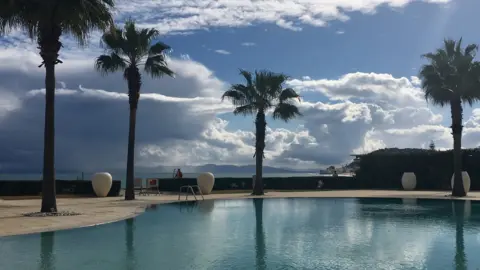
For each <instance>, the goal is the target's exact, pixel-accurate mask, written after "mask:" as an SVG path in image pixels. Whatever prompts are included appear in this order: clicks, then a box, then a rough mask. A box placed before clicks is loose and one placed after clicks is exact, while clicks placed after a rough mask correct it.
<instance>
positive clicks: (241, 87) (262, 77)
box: [222, 70, 302, 195]
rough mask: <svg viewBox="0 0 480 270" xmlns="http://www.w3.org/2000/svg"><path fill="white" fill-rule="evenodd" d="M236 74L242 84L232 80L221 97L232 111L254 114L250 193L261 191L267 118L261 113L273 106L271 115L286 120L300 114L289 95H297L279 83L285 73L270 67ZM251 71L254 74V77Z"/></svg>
mask: <svg viewBox="0 0 480 270" xmlns="http://www.w3.org/2000/svg"><path fill="white" fill-rule="evenodd" d="M240 75H242V76H243V78H244V79H245V84H233V85H232V86H231V87H230V89H229V90H227V91H226V92H225V93H224V94H223V96H222V100H224V99H225V98H227V99H229V100H230V101H231V102H232V103H233V105H234V106H235V110H234V111H233V113H234V114H235V115H238V114H241V115H244V116H246V115H251V114H256V119H255V129H256V134H255V135H256V136H255V137H256V141H255V154H254V157H255V158H256V162H255V163H256V179H255V186H254V188H253V193H252V194H253V195H263V194H264V193H263V179H262V166H263V158H264V149H265V131H266V126H267V122H266V120H265V114H266V113H267V112H268V111H269V110H272V109H273V118H274V119H282V120H284V121H285V122H288V121H289V120H291V119H294V118H295V117H297V116H301V115H302V114H301V113H300V112H299V110H298V107H297V106H295V104H293V103H292V100H293V99H299V98H300V96H299V95H298V94H297V93H296V92H295V90H293V89H292V88H284V87H283V85H284V83H285V81H286V80H287V79H288V77H287V76H286V75H284V74H281V73H273V72H270V71H255V74H252V73H250V72H248V71H245V70H240ZM254 75H255V77H254Z"/></svg>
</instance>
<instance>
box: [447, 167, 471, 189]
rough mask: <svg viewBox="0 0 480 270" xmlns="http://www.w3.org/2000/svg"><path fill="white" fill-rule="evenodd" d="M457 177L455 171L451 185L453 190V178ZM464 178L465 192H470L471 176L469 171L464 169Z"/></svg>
mask: <svg viewBox="0 0 480 270" xmlns="http://www.w3.org/2000/svg"><path fill="white" fill-rule="evenodd" d="M454 178H455V173H454V174H453V175H452V180H451V181H450V185H451V187H452V190H453V179H454ZM462 180H463V188H464V189H465V193H468V192H469V191H470V176H469V175H468V172H466V171H463V172H462Z"/></svg>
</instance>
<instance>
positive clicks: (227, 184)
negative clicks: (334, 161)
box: [158, 176, 359, 191]
mask: <svg viewBox="0 0 480 270" xmlns="http://www.w3.org/2000/svg"><path fill="white" fill-rule="evenodd" d="M319 180H321V181H322V182H323V186H322V189H334V190H339V189H357V188H359V185H358V184H357V182H356V181H355V178H354V177H347V176H338V177H331V176H307V177H264V178H263V183H264V185H265V188H266V189H277V190H295V189H297V190H309V189H310V190H315V189H318V181H319ZM158 181H159V189H160V190H161V191H178V190H179V189H180V187H181V186H185V185H196V184H197V179H195V178H183V179H158ZM236 189H237V190H238V189H252V178H215V185H214V186H213V190H236Z"/></svg>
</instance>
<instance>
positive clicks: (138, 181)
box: [133, 178, 145, 195]
mask: <svg viewBox="0 0 480 270" xmlns="http://www.w3.org/2000/svg"><path fill="white" fill-rule="evenodd" d="M133 190H134V191H135V190H138V191H139V192H138V195H145V189H144V188H143V179H142V178H135V180H134V181H133Z"/></svg>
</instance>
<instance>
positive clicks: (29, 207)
mask: <svg viewBox="0 0 480 270" xmlns="http://www.w3.org/2000/svg"><path fill="white" fill-rule="evenodd" d="M449 195H450V192H446V191H400V190H335V191H294V192H284V191H282V192H279V191H267V193H266V195H265V196H261V197H262V198H266V199H268V198H305V197H307V198H417V199H421V198H427V199H452V198H451V197H450V196H449ZM190 197H191V196H190ZM245 198H255V196H250V195H249V193H248V192H247V191H245V192H244V193H238V192H237V193H223V194H211V195H206V196H205V200H215V199H245ZM177 199H178V195H175V194H161V195H149V196H138V195H137V196H136V200H134V201H125V200H123V197H109V198H57V206H58V210H59V211H72V212H78V213H81V215H78V216H58V217H25V216H23V214H25V213H30V212H37V211H39V210H40V203H41V200H40V199H24V198H22V199H19V198H13V199H12V198H8V199H7V198H4V199H0V236H9V235H19V234H28V233H39V232H45V231H53V230H62V229H71V228H79V227H86V226H94V225H100V224H104V223H109V222H114V221H119V220H124V219H127V218H131V217H134V216H136V215H139V214H141V213H142V212H144V210H145V208H146V207H147V206H149V205H152V204H162V203H170V202H177V201H178V200H177ZM182 199H183V200H185V197H182ZM459 199H462V200H465V199H467V200H480V192H469V193H468V196H467V197H464V198H459Z"/></svg>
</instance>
